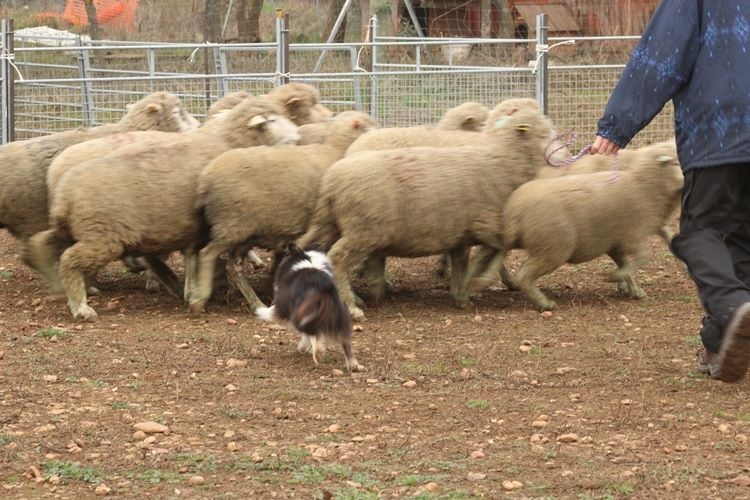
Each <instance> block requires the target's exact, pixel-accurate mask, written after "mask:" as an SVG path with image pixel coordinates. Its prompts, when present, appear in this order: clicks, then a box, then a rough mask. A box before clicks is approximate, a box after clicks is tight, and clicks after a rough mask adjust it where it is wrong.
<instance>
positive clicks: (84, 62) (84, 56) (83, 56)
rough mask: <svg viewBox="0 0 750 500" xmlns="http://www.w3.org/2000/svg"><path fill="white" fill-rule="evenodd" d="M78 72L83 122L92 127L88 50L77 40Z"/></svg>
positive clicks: (91, 95)
mask: <svg viewBox="0 0 750 500" xmlns="http://www.w3.org/2000/svg"><path fill="white" fill-rule="evenodd" d="M78 45H79V49H78V71H79V73H80V75H81V93H82V98H83V100H82V105H83V120H84V123H85V124H86V126H87V127H93V126H94V122H95V121H96V116H95V115H94V96H93V92H92V89H91V81H90V80H89V78H90V77H91V58H90V54H89V50H88V49H87V48H85V47H84V46H83V41H82V40H81V39H80V37H79V38H78Z"/></svg>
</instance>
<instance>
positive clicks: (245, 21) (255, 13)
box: [235, 0, 263, 43]
mask: <svg viewBox="0 0 750 500" xmlns="http://www.w3.org/2000/svg"><path fill="white" fill-rule="evenodd" d="M262 8H263V0H239V1H238V2H237V7H236V9H237V15H236V17H235V19H236V20H237V41H239V42H251V43H258V42H260V41H261V40H260V12H261V9H262Z"/></svg>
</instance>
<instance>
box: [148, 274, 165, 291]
mask: <svg viewBox="0 0 750 500" xmlns="http://www.w3.org/2000/svg"><path fill="white" fill-rule="evenodd" d="M144 288H145V289H146V291H147V292H158V291H159V289H160V288H161V285H159V282H158V281H157V280H155V279H153V278H151V277H149V278H146V286H145V287H144Z"/></svg>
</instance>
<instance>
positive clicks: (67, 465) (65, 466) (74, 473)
mask: <svg viewBox="0 0 750 500" xmlns="http://www.w3.org/2000/svg"><path fill="white" fill-rule="evenodd" d="M42 470H43V471H44V472H43V474H44V476H45V477H50V476H58V477H60V478H62V479H74V480H78V481H84V482H86V483H99V482H101V481H102V480H103V479H104V473H103V472H102V471H100V470H99V469H94V468H92V467H83V466H81V465H78V464H76V463H73V462H56V461H48V462H44V465H43V466H42Z"/></svg>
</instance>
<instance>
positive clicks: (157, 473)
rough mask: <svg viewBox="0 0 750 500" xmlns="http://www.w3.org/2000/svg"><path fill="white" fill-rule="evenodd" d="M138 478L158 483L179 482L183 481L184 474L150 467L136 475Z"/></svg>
mask: <svg viewBox="0 0 750 500" xmlns="http://www.w3.org/2000/svg"><path fill="white" fill-rule="evenodd" d="M136 479H138V480H140V481H144V482H146V483H151V484H158V483H162V482H164V483H169V484H177V483H180V482H182V480H183V476H182V474H178V473H176V472H169V471H165V470H159V469H148V470H147V471H144V472H141V473H140V474H138V475H137V476H136Z"/></svg>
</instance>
